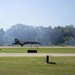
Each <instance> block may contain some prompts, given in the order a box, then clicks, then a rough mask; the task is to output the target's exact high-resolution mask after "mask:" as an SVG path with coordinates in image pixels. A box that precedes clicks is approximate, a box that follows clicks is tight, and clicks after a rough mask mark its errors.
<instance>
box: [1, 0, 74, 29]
mask: <svg viewBox="0 0 75 75" xmlns="http://www.w3.org/2000/svg"><path fill="white" fill-rule="evenodd" d="M18 23H21V24H26V25H34V26H40V25H43V26H52V27H54V26H58V25H60V26H65V25H70V24H74V25H75V0H0V28H3V29H4V30H7V29H8V28H10V27H11V26H12V25H15V24H18Z"/></svg>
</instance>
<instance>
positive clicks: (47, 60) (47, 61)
mask: <svg viewBox="0 0 75 75" xmlns="http://www.w3.org/2000/svg"><path fill="white" fill-rule="evenodd" d="M50 56H51V55H50ZM46 63H47V64H56V63H55V62H50V61H49V55H47V56H46Z"/></svg>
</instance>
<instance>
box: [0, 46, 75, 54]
mask: <svg viewBox="0 0 75 75" xmlns="http://www.w3.org/2000/svg"><path fill="white" fill-rule="evenodd" d="M32 49H33V50H37V52H38V53H75V48H64V47H63V48H47V47H46V48H45V47H44V48H43V47H42V48H38V49H37V48H27V47H19V48H1V50H0V53H27V50H32Z"/></svg>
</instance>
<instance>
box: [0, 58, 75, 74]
mask: <svg viewBox="0 0 75 75" xmlns="http://www.w3.org/2000/svg"><path fill="white" fill-rule="evenodd" d="M50 61H52V62H56V63H57V65H54V64H46V63H45V57H0V75H75V57H51V58H50Z"/></svg>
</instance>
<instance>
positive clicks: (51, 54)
mask: <svg viewBox="0 0 75 75" xmlns="http://www.w3.org/2000/svg"><path fill="white" fill-rule="evenodd" d="M47 55H49V56H53V57H59V56H75V53H0V57H28V56H29V57H44V56H47Z"/></svg>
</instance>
